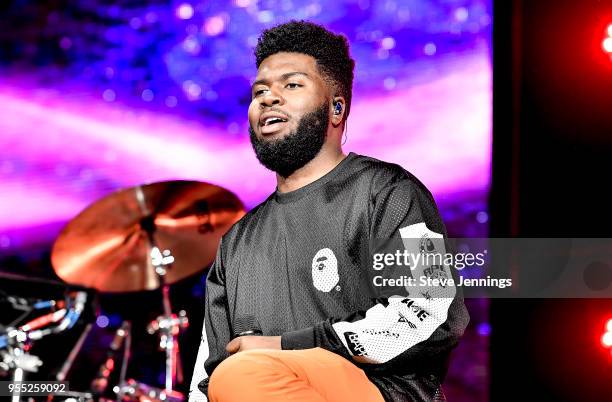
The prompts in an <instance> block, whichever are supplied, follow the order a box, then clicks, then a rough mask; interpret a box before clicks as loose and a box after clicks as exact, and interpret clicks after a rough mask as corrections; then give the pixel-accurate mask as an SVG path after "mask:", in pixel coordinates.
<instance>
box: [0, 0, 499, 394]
mask: <svg viewBox="0 0 612 402" xmlns="http://www.w3.org/2000/svg"><path fill="white" fill-rule="evenodd" d="M44 3H47V2H41V1H27V0H21V1H12V2H9V3H8V4H7V5H3V6H2V7H1V8H0V10H1V11H0V13H1V15H0V21H2V22H0V24H2V26H1V27H0V181H1V186H0V256H1V257H3V258H12V257H14V256H22V257H23V256H24V255H27V254H28V253H32V252H33V251H34V252H40V251H44V250H46V251H48V250H49V249H50V247H51V245H52V243H53V241H54V239H55V237H56V236H57V234H58V232H59V230H60V229H61V228H62V226H63V225H64V224H65V223H66V222H67V221H69V220H70V219H71V218H73V217H74V216H75V215H76V214H77V213H78V212H80V211H81V210H82V209H84V208H85V207H86V206H87V205H89V204H90V203H92V202H94V201H96V200H98V199H100V198H101V197H103V196H104V195H106V194H109V193H110V192H112V191H115V190H118V189H121V188H124V187H127V186H134V185H137V184H143V183H151V182H157V181H162V180H170V179H190V180H200V181H206V182H210V183H214V184H217V185H220V186H223V187H225V188H227V189H229V190H230V191H232V192H234V193H235V194H236V195H237V196H238V197H239V198H240V199H241V200H242V201H243V202H244V203H245V205H246V206H247V207H248V208H251V207H253V206H255V205H257V204H258V203H259V202H261V201H263V200H264V199H265V198H266V197H267V196H268V195H269V194H270V193H271V192H272V191H274V186H275V179H274V175H273V174H272V173H270V172H269V171H267V170H265V169H264V168H263V167H261V166H260V165H259V164H258V162H257V160H256V158H255V156H254V154H253V152H252V149H251V146H250V142H249V139H248V131H247V107H248V104H249V102H250V82H251V81H252V80H253V77H254V76H255V75H256V68H255V61H254V56H253V47H254V45H255V44H256V41H257V36H258V35H259V33H260V32H261V31H262V30H263V29H265V28H267V27H271V26H273V25H275V24H277V23H280V22H285V21H288V20H290V19H308V20H311V21H314V22H317V23H321V24H323V25H325V26H326V27H328V28H330V29H332V30H334V31H336V32H342V33H344V34H345V35H346V36H347V37H348V39H349V42H350V44H351V53H352V56H353V58H354V59H355V60H356V71H355V85H354V96H353V105H352V107H351V115H350V116H349V119H348V131H347V135H348V138H347V142H346V144H345V146H344V149H345V151H346V152H349V151H354V152H357V153H361V154H365V155H369V156H373V157H376V158H379V159H382V160H386V161H390V162H395V163H398V164H400V165H402V166H403V167H405V168H406V169H408V170H409V171H411V172H412V173H413V174H415V175H416V176H417V177H418V178H420V179H421V180H422V181H423V182H424V183H425V185H427V186H428V187H429V188H430V189H431V190H432V192H433V193H434V196H435V198H436V200H437V201H438V203H439V205H440V209H441V211H442V214H443V216H444V218H445V221H446V223H447V225H448V226H449V232H450V233H451V235H455V236H486V234H487V208H486V201H487V194H488V188H489V181H490V164H491V160H490V158H491V151H490V149H491V102H492V99H491V98H492V93H491V86H492V77H491V75H492V74H491V26H492V21H491V15H492V13H491V0H444V1H442V0H440V1H426V0H406V1H393V0H380V1H374V0H371V1H370V0H342V1H326V2H323V1H316V0H282V1H253V0H234V1H232V2H230V1H203V0H193V1H176V0H163V1H162V0H153V1H105V0H88V1H85V0H83V1H78V0H65V1H60V2H52V4H44ZM1 261H2V260H1V259H0V262H1ZM1 269H2V266H1V265H0V270H1ZM479 306H480V307H478V306H476V307H475V309H476V310H478V309H481V308H482V305H479ZM478 311H481V312H482V311H486V310H478ZM480 315H481V316H482V317H481V318H482V320H481V319H479V318H478V313H477V314H473V319H474V317H476V318H477V319H476V322H474V323H473V326H471V328H472V329H473V331H472V332H470V333H468V335H467V337H466V340H465V343H466V344H469V345H474V348H475V349H474V350H478V351H477V352H475V354H474V353H472V354H471V355H469V356H468V354H465V353H464V357H463V360H462V359H461V358H459V359H458V360H457V362H456V363H455V374H452V373H451V375H450V377H449V381H450V382H449V384H450V385H449V386H450V387H455V388H456V390H455V392H454V395H458V396H461V395H467V394H468V392H467V391H466V390H471V392H472V396H474V398H471V399H469V400H482V398H484V397H483V395H485V391H484V390H485V387H486V385H484V382H485V380H486V351H485V350H484V349H486V342H487V340H486V336H487V335H488V324H486V322H485V321H484V320H486V317H484V314H480ZM470 358H473V359H475V360H474V361H469V359H470ZM459 371H463V373H459ZM457 373H459V374H457ZM451 394H453V391H452V390H451ZM466 400H468V399H466Z"/></svg>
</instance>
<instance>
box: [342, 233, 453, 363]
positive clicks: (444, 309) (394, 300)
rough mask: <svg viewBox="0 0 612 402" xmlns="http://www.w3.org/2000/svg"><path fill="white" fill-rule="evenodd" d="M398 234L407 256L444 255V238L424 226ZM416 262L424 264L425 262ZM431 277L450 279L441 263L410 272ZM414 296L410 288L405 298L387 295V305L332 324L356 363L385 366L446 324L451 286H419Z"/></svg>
mask: <svg viewBox="0 0 612 402" xmlns="http://www.w3.org/2000/svg"><path fill="white" fill-rule="evenodd" d="M399 231H400V235H401V237H402V241H403V243H404V247H405V248H406V250H408V252H409V253H415V255H417V254H426V253H433V252H434V251H435V252H436V253H441V254H442V255H443V254H444V253H445V246H444V237H443V236H442V235H441V234H439V233H436V232H433V231H431V230H429V229H428V228H427V226H426V225H425V223H417V224H414V225H409V226H406V227H403V228H400V230H399ZM420 261H421V262H424V261H425V259H421V260H420ZM434 265H435V264H434ZM434 274H435V275H446V276H447V277H448V278H451V273H450V268H449V267H448V266H444V265H443V264H442V265H441V266H436V267H434V268H433V269H432V267H431V266H425V265H423V264H418V265H417V266H416V267H415V269H414V270H413V271H412V276H413V277H414V278H418V277H419V276H422V275H430V276H431V275H434ZM407 290H408V289H407ZM414 293H416V292H415V290H414V288H410V294H408V292H407V296H406V295H403V296H401V295H395V296H391V297H390V298H389V299H388V305H387V306H384V305H383V304H380V303H378V304H376V305H374V306H373V307H371V308H370V309H369V310H367V311H366V314H365V317H364V318H363V319H361V320H358V321H355V322H346V321H340V322H337V323H335V324H333V325H332V326H333V328H334V330H335V331H336V333H337V334H338V337H339V338H340V340H342V343H343V344H344V346H345V347H346V348H347V350H348V351H349V352H350V353H351V355H353V356H354V359H355V360H356V361H359V362H362V363H385V362H387V361H389V360H391V359H393V358H394V357H396V356H398V355H400V354H401V353H403V352H405V351H406V350H408V349H410V348H411V347H413V346H414V345H416V344H418V343H420V342H423V341H425V340H427V339H428V338H429V337H430V336H431V335H432V334H433V333H434V331H435V330H436V329H437V328H438V327H439V326H440V325H442V324H443V323H444V322H445V321H446V319H447V317H448V309H449V307H450V304H451V303H452V301H453V298H454V296H455V294H456V288H455V286H453V285H447V286H446V287H441V286H435V287H431V288H426V287H420V288H418V293H420V294H414ZM425 294H426V295H425Z"/></svg>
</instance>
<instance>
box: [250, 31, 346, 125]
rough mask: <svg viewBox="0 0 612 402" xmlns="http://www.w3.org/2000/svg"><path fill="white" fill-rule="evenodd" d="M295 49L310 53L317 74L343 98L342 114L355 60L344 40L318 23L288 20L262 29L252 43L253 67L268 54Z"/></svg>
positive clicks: (293, 50) (299, 51)
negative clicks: (318, 72)
mask: <svg viewBox="0 0 612 402" xmlns="http://www.w3.org/2000/svg"><path fill="white" fill-rule="evenodd" d="M280 52H295V53H302V54H306V55H309V56H312V57H313V58H314V59H315V60H316V62H317V67H318V68H319V71H320V73H321V75H322V76H323V77H324V78H325V79H326V80H327V81H329V82H330V83H331V84H332V85H333V87H334V88H335V90H336V92H337V94H338V95H340V96H343V97H344V99H345V100H346V116H348V114H349V111H350V108H351V98H352V92H353V69H354V68H355V61H354V60H353V59H351V56H350V54H349V44H348V40H347V39H346V37H345V36H343V35H336V34H334V33H333V32H330V31H328V30H327V29H325V28H324V27H322V26H321V25H317V24H313V23H312V22H308V21H290V22H287V23H285V24H281V25H278V26H275V27H273V28H270V29H267V30H265V31H263V33H262V34H261V36H260V37H259V39H258V41H257V46H256V47H255V59H256V65H257V68H259V65H260V64H261V63H262V62H263V61H264V60H265V59H266V58H267V57H269V56H272V55H273V54H276V53H280Z"/></svg>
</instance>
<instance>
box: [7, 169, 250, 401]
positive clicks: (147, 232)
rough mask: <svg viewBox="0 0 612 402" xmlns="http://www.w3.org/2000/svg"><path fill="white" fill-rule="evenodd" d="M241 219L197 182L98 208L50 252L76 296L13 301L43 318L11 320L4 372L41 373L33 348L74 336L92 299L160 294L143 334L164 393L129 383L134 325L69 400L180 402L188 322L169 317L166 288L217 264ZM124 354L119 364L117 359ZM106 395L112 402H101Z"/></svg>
mask: <svg viewBox="0 0 612 402" xmlns="http://www.w3.org/2000/svg"><path fill="white" fill-rule="evenodd" d="M243 215H244V206H243V204H242V203H241V201H240V200H239V199H238V197H236V196H235V195H234V194H232V193H231V192H229V191H228V190H225V189H223V188H222V187H219V186H216V185H212V184H208V183H202V182H195V181H167V182H160V183H153V184H147V185H140V186H136V187H132V188H128V189H124V190H120V191H117V192H115V193H112V194H110V195H108V196H106V197H104V198H102V199H100V200H98V201H96V202H94V203H93V204H92V205H90V206H89V207H87V208H86V209H85V210H84V211H83V212H81V213H80V214H79V215H77V216H76V217H75V218H74V219H73V220H72V221H70V222H69V223H68V224H67V225H66V226H65V228H64V229H63V230H62V232H61V233H60V235H59V236H58V238H57V240H56V241H55V243H54V245H53V249H52V252H51V263H52V266H53V269H54V270H55V273H56V274H57V276H59V278H61V279H62V280H63V281H64V282H65V285H66V286H68V288H69V289H70V291H68V292H66V296H65V300H60V301H44V300H25V299H20V298H18V297H13V296H7V298H8V299H9V301H10V302H11V304H12V305H13V306H14V307H19V306H21V307H22V308H23V309H28V310H27V311H29V312H46V313H45V314H43V315H38V316H35V317H32V314H29V315H27V317H28V321H27V322H15V321H14V322H12V323H11V324H10V325H9V326H6V327H4V328H2V329H1V330H0V373H1V372H2V371H4V372H5V374H7V375H9V376H10V379H11V380H12V381H26V380H27V374H28V373H29V372H36V371H37V369H38V367H39V366H41V364H42V361H41V360H40V359H39V358H38V357H37V356H34V355H32V354H30V353H29V351H30V350H31V347H32V345H33V344H34V343H36V342H37V341H38V340H39V339H41V338H43V337H47V336H50V337H52V336H53V335H54V334H59V333H62V332H64V331H67V330H69V329H71V328H72V327H73V326H74V325H75V323H76V322H77V321H78V320H79V318H81V316H82V313H83V310H84V306H85V303H86V300H87V297H88V294H89V293H90V292H94V293H123V292H137V291H145V290H156V289H160V290H161V292H160V293H161V302H162V306H163V309H162V311H161V312H160V313H161V314H160V315H159V317H157V319H155V320H154V321H152V322H151V323H150V324H149V325H148V326H147V332H148V333H149V334H156V335H157V336H158V337H159V346H160V349H161V350H162V351H163V353H164V354H165V373H164V387H163V388H157V387H154V386H151V385H147V384H144V383H142V382H139V381H137V380H134V379H128V378H126V373H127V367H128V365H129V363H130V350H131V347H132V345H131V323H130V322H129V321H125V322H123V324H122V325H121V326H120V328H119V329H118V330H117V332H116V333H115V336H114V339H113V341H112V342H111V344H110V345H109V346H108V358H107V360H106V361H105V362H104V363H103V364H102V366H101V367H100V370H99V372H98V374H97V375H96V377H95V378H94V380H93V381H92V382H91V387H90V388H91V389H90V390H88V391H87V392H72V391H71V392H70V394H73V395H72V396H71V397H72V398H74V400H82V401H85V400H109V399H114V400H117V401H127V402H132V401H138V402H144V401H182V400H184V399H185V398H184V395H182V394H181V393H180V392H178V391H177V390H176V389H175V388H176V384H177V379H179V378H180V375H181V364H180V361H179V343H178V337H179V334H180V333H181V331H182V330H184V329H185V328H187V326H188V325H189V320H188V317H187V315H186V314H185V312H184V311H180V312H179V313H175V312H174V311H173V309H172V305H171V302H170V296H169V291H170V285H172V284H174V283H176V282H178V281H180V280H181V279H184V278H187V277H189V276H191V275H194V274H196V273H199V272H201V271H203V270H204V269H205V268H206V267H207V266H208V265H209V264H210V263H211V262H212V261H213V259H214V257H215V253H216V250H217V247H218V244H219V241H220V239H221V236H222V235H223V234H224V233H225V232H226V231H227V230H228V229H229V228H230V227H231V226H232V225H233V224H234V223H235V222H236V221H238V220H239V219H240V218H241V217H242V216H243ZM2 275H5V276H6V275H7V274H2ZM26 280H30V278H27V279H26ZM45 303H46V304H45ZM24 304H29V305H27V306H25V307H24V306H23V305H24ZM39 314H40V313H39ZM91 328H92V324H91V323H88V324H87V325H85V328H84V330H83V332H82V334H81V335H80V337H79V338H78V340H77V342H76V344H75V345H74V346H73V347H72V350H71V352H70V354H69V355H68V356H67V358H66V360H65V363H64V364H63V366H62V367H61V369H60V370H59V372H58V373H57V375H56V377H55V378H53V379H51V380H57V381H64V380H65V379H66V378H67V374H68V372H69V371H70V368H71V366H72V363H73V362H74V361H75V359H76V357H77V355H78V354H79V353H80V350H81V348H82V346H83V343H84V340H85V338H87V336H88V334H89V332H90V330H91ZM121 350H123V353H122V358H121V364H120V365H118V364H116V360H118V358H117V354H118V353H119V352H120V351H121ZM116 366H117V367H118V374H119V375H118V380H116V381H115V383H113V382H112V381H111V380H110V379H111V377H110V373H111V371H113V369H115V368H116ZM109 390H112V394H113V395H114V398H108V397H104V398H103V397H102V395H108V393H109V392H108V391H109ZM65 396H69V395H65ZM12 397H13V401H19V400H22V399H23V398H21V396H20V395H19V394H15V393H13V395H12ZM48 399H53V398H52V397H49V398H48Z"/></svg>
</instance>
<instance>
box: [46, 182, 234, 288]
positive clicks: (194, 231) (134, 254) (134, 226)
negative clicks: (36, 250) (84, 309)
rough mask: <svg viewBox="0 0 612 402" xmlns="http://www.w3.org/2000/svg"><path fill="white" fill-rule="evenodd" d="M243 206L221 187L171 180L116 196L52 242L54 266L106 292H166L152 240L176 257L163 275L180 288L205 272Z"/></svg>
mask: <svg viewBox="0 0 612 402" xmlns="http://www.w3.org/2000/svg"><path fill="white" fill-rule="evenodd" d="M243 215H244V206H243V205H242V203H241V202H240V200H239V199H238V197H236V196H235V195H234V194H232V193H231V192H229V191H227V190H225V189H223V188H222V187H219V186H215V185H212V184H208V183H201V182H196V181H168V182H161V183H153V184H148V185H142V186H136V187H132V188H128V189H124V190H120V191H117V192H115V193H112V194H110V195H108V196H106V197H104V198H102V199H101V200H98V201H96V202H95V203H93V204H92V205H90V206H89V207H88V208H86V209H85V210H84V211H83V212H81V213H80V214H79V215H77V217H76V218H74V219H73V220H72V221H70V222H69V223H68V225H66V227H65V228H64V229H63V230H62V232H61V233H60V235H59V237H58V239H57V240H56V241H55V244H54V245H53V250H52V252H51V262H52V264H53V268H54V269H55V272H56V273H57V275H58V276H59V277H60V278H62V279H63V280H64V281H66V282H68V283H71V284H77V285H83V286H88V287H92V288H95V289H98V290H100V291H103V292H131V291H140V290H152V289H156V288H158V287H160V285H161V284H160V280H159V277H158V275H157V274H156V273H155V268H154V267H153V265H152V264H151V258H150V250H151V241H150V236H149V233H152V234H153V237H154V240H155V243H156V245H157V246H158V247H159V248H160V249H161V250H165V249H168V250H170V251H171V253H172V255H173V256H174V263H173V264H172V268H171V269H170V270H169V271H168V273H167V274H166V276H165V282H166V283H169V284H170V283H174V282H177V281H179V280H180V279H183V278H185V277H187V276H189V275H192V274H194V273H196V272H199V271H201V270H203V269H204V268H206V267H207V266H208V265H209V264H210V263H211V262H212V260H213V258H214V256H215V253H216V251H217V246H218V245H219V241H220V239H221V236H222V235H223V234H224V233H225V232H226V231H227V230H228V229H229V228H230V227H231V226H232V225H233V224H234V223H235V222H236V221H238V220H239V219H240V218H241V217H242V216H243Z"/></svg>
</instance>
